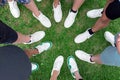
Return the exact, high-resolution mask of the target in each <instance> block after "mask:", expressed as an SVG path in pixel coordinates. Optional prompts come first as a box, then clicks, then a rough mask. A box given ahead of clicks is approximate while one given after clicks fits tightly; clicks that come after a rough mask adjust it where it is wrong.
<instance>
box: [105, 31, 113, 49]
mask: <svg viewBox="0 0 120 80" xmlns="http://www.w3.org/2000/svg"><path fill="white" fill-rule="evenodd" d="M104 37H105V39H106V41H108V42H110V43H111V44H112V46H113V47H115V44H114V42H115V39H114V37H115V36H114V35H113V34H112V33H110V32H109V31H106V32H105V33H104Z"/></svg>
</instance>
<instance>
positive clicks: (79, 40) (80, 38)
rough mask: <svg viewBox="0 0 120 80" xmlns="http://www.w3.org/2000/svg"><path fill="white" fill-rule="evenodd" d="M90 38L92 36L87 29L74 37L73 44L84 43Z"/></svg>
mask: <svg viewBox="0 0 120 80" xmlns="http://www.w3.org/2000/svg"><path fill="white" fill-rule="evenodd" d="M90 37H92V35H91V34H89V32H88V29H87V30H86V31H85V32H84V33H81V34H79V35H77V36H76V37H75V39H74V41H75V43H82V42H84V41H86V40H87V39H89V38H90Z"/></svg>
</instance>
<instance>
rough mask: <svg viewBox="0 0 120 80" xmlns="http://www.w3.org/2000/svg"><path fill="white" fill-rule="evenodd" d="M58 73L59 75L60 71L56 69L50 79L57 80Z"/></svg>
mask: <svg viewBox="0 0 120 80" xmlns="http://www.w3.org/2000/svg"><path fill="white" fill-rule="evenodd" d="M58 75H59V71H56V70H54V71H53V75H52V76H51V78H50V80H57V77H58Z"/></svg>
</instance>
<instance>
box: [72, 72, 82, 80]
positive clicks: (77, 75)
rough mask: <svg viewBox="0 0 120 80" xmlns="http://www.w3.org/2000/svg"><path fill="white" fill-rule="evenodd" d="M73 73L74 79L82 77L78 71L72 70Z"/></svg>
mask: <svg viewBox="0 0 120 80" xmlns="http://www.w3.org/2000/svg"><path fill="white" fill-rule="evenodd" d="M74 75H75V78H76V80H81V79H82V76H81V75H80V74H79V72H78V71H76V72H74Z"/></svg>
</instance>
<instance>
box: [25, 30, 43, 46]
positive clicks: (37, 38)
mask: <svg viewBox="0 0 120 80" xmlns="http://www.w3.org/2000/svg"><path fill="white" fill-rule="evenodd" d="M44 36H45V32H44V31H37V32H35V33H33V34H31V35H30V37H31V39H30V42H28V43H24V44H32V43H34V42H37V41H40V40H41V39H43V37H44Z"/></svg>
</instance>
